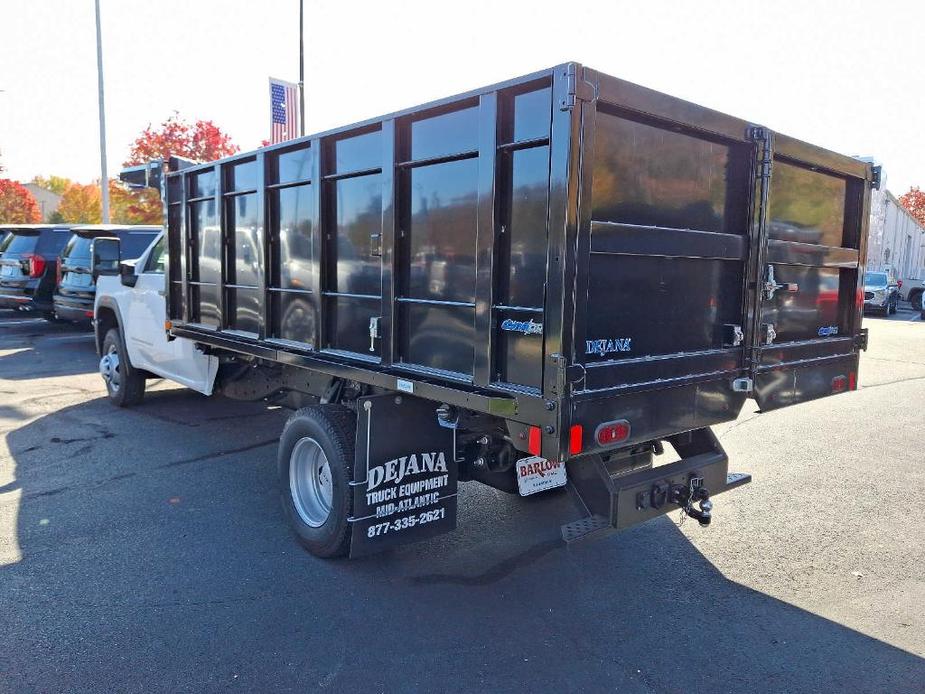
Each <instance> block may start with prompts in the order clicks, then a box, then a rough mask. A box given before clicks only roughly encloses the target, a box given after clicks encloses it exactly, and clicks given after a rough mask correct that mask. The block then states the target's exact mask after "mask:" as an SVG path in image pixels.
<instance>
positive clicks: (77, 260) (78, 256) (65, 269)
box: [54, 224, 161, 323]
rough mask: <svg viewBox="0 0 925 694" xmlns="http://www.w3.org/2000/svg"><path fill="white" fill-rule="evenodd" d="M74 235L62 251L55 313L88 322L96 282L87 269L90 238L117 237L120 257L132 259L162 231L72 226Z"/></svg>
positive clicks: (91, 317) (65, 317) (90, 316)
mask: <svg viewBox="0 0 925 694" xmlns="http://www.w3.org/2000/svg"><path fill="white" fill-rule="evenodd" d="M73 232H74V233H73V235H72V236H71V238H70V240H69V241H68V242H67V246H65V248H64V250H63V251H62V252H61V260H60V261H59V265H58V287H57V290H56V291H55V299H54V310H55V315H56V316H57V317H58V318H60V319H62V320H69V321H75V322H88V323H89V322H90V321H91V320H92V319H93V299H94V296H95V295H96V284H95V283H94V281H93V275H92V274H91V272H90V256H91V250H92V245H93V239H95V238H101V237H109V238H112V237H115V238H118V239H119V247H120V253H121V259H122V260H134V259H135V258H137V257H138V256H139V255H141V254H142V253H143V252H144V250H145V249H146V248H147V247H148V246H149V245H150V244H151V241H153V240H154V237H155V236H157V235H158V234H159V233H160V232H161V227H158V226H132V225H124V224H123V225H116V224H94V225H92V226H91V225H87V226H78V227H74V229H73Z"/></svg>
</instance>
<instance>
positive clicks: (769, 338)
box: [761, 323, 777, 345]
mask: <svg viewBox="0 0 925 694" xmlns="http://www.w3.org/2000/svg"><path fill="white" fill-rule="evenodd" d="M761 328H762V330H763V331H764V344H766V345H773V344H774V340H775V338H777V331H776V330H775V329H774V323H764V324H763V325H762V326H761Z"/></svg>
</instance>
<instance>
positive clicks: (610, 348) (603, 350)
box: [585, 337, 633, 357]
mask: <svg viewBox="0 0 925 694" xmlns="http://www.w3.org/2000/svg"><path fill="white" fill-rule="evenodd" d="M632 339H633V338H631V337H616V338H613V339H610V340H585V354H599V355H601V356H602V357H603V356H605V355H607V354H613V353H615V352H630V351H632V349H633V348H632V345H631V340H632Z"/></svg>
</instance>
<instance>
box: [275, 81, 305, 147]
mask: <svg viewBox="0 0 925 694" xmlns="http://www.w3.org/2000/svg"><path fill="white" fill-rule="evenodd" d="M298 93H299V85H297V84H293V83H292V82H284V81H283V80H278V79H274V78H272V77H271V78H270V110H271V111H272V113H273V118H272V121H273V132H272V133H271V135H270V142H271V143H276V142H285V141H286V140H292V139H294V138H296V137H298V136H299V105H298V103H299V102H298Z"/></svg>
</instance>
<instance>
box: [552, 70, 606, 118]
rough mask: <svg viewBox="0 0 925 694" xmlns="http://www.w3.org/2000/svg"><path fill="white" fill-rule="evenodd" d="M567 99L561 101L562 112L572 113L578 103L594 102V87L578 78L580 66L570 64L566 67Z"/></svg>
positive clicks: (560, 108)
mask: <svg viewBox="0 0 925 694" xmlns="http://www.w3.org/2000/svg"><path fill="white" fill-rule="evenodd" d="M563 76H564V77H565V97H564V98H562V99H559V110H560V111H571V110H572V109H573V108H575V104H576V103H578V101H594V99H595V97H596V96H597V95H596V94H595V90H594V85H593V84H591V83H590V82H586V81H585V80H584V79H582V78H580V77H579V76H578V65H577V64H576V63H569V64H568V65H566V67H565V74H564V75H563Z"/></svg>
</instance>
